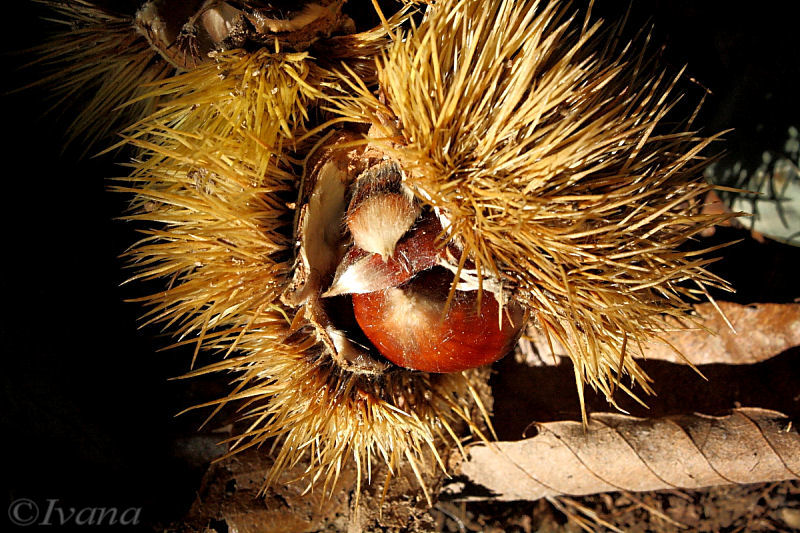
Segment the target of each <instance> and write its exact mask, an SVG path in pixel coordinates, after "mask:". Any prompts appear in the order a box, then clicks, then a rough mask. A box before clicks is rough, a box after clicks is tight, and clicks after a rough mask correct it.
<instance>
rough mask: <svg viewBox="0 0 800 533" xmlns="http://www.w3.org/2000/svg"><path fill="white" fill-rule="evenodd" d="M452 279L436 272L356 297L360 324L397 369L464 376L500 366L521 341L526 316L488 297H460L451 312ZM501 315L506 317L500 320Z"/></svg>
mask: <svg viewBox="0 0 800 533" xmlns="http://www.w3.org/2000/svg"><path fill="white" fill-rule="evenodd" d="M452 283H453V274H452V273H450V272H449V271H447V270H446V269H444V268H441V267H436V268H432V269H429V270H425V271H423V272H420V273H419V274H417V275H416V276H415V277H414V278H413V279H412V280H410V281H409V282H407V283H405V284H403V285H400V286H398V287H389V288H386V289H383V290H380V291H375V292H369V293H364V294H353V295H352V300H353V311H354V314H355V317H356V321H357V322H358V324H359V326H360V327H361V329H362V331H363V332H364V334H365V335H366V336H367V338H368V339H369V340H370V341H371V342H372V343H373V344H374V345H375V347H376V348H377V349H378V351H379V352H380V353H381V354H382V355H383V356H384V357H385V358H386V359H388V360H389V361H391V362H392V363H394V364H396V365H398V366H401V367H404V368H409V369H413V370H421V371H424V372H460V371H462V370H468V369H470V368H476V367H479V366H483V365H486V364H489V363H493V362H494V361H497V360H498V359H500V358H501V357H503V356H504V355H506V354H507V353H508V352H509V351H510V350H511V349H512V347H513V346H514V343H515V342H516V341H517V339H518V337H519V334H520V331H521V328H522V324H523V322H524V311H523V310H522V307H521V306H519V305H516V304H507V305H505V306H504V307H503V309H502V310H501V309H500V306H499V304H498V302H497V300H496V299H495V297H494V295H493V294H491V293H490V292H488V291H484V292H483V293H482V295H481V297H480V298H479V297H478V291H455V293H454V296H453V298H452V300H451V302H450V305H449V306H446V302H447V298H448V294H449V292H450V287H451V284H452ZM501 313H502V317H501Z"/></svg>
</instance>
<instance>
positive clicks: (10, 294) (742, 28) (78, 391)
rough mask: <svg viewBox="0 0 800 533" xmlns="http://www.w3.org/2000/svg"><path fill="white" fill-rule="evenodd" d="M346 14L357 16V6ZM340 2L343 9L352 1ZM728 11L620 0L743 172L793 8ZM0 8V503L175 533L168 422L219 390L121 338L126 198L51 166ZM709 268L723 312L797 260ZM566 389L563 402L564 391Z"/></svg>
mask: <svg viewBox="0 0 800 533" xmlns="http://www.w3.org/2000/svg"><path fill="white" fill-rule="evenodd" d="M362 3H363V5H364V6H363V9H364V10H365V11H364V13H367V12H368V11H369V10H371V8H370V7H369V2H367V1H363V2H362ZM596 4H597V5H596V6H595V10H596V12H597V13H598V14H602V15H603V16H605V17H607V18H608V19H610V20H618V19H619V18H620V17H621V16H622V15H623V14H624V13H625V11H626V9H627V3H625V2H616V1H603V0H598V1H597V2H596ZM350 5H351V10H353V11H354V12H355V11H357V10H358V7H359V4H358V2H357V1H356V0H350ZM576 5H582V4H581V3H580V2H576ZM736 5H737V3H733V2H729V1H718V0H707V1H697V0H671V1H668V0H660V1H652V0H648V1H642V0H637V1H634V2H632V8H631V14H630V23H629V28H633V29H637V28H639V27H641V26H642V25H644V24H647V23H652V24H654V27H655V30H654V37H653V42H655V43H660V44H663V45H664V49H663V52H659V53H662V54H663V61H664V62H665V63H666V64H667V65H669V66H670V67H672V68H674V69H678V68H680V67H681V66H683V65H684V64H688V65H689V68H688V70H687V73H688V76H690V77H692V78H694V79H696V80H697V81H698V83H696V84H695V83H687V84H685V86H686V89H687V97H688V101H691V102H692V103H695V102H697V100H698V99H699V98H700V96H702V94H703V91H704V89H703V87H705V88H708V90H710V91H711V93H710V94H709V95H708V97H707V99H706V103H705V104H704V107H703V109H702V111H701V114H700V116H699V117H698V120H697V122H696V123H697V124H702V125H704V132H706V133H712V132H716V131H719V130H722V129H728V128H735V131H734V132H732V133H730V134H728V135H727V142H726V144H725V149H726V150H727V151H728V152H729V158H731V159H738V160H742V161H752V160H755V161H758V160H759V159H760V154H761V152H762V151H763V150H765V149H779V148H780V147H781V146H782V145H783V142H784V141H785V139H786V138H787V128H788V127H789V126H790V125H795V126H798V127H800V86H798V80H800V40H798V37H797V35H798V33H797V24H798V21H799V20H800V18H798V16H797V15H798V14H799V13H798V12H799V11H800V10H799V9H798V8H797V7H796V2H789V1H787V2H777V1H762V2H752V3H745V4H744V7H736ZM4 8H5V17H4V18H5V20H6V21H7V22H6V24H4V31H3V33H2V49H3V51H5V52H6V54H5V55H4V56H3V57H2V62H3V67H2V72H3V76H2V78H3V79H2V83H3V88H2V94H3V97H2V98H3V107H2V109H3V113H2V130H3V132H4V137H5V139H4V140H3V141H2V154H3V159H4V161H5V166H4V170H3V171H2V172H0V179H2V185H1V186H0V187H1V188H0V194H1V195H2V200H3V202H2V206H3V208H2V217H3V225H2V228H3V230H2V234H1V235H2V237H0V238H2V248H1V249H2V255H0V261H2V277H0V282H1V283H2V296H3V305H2V320H0V346H2V348H1V349H2V367H0V368H2V370H0V376H1V378H0V383H1V387H2V388H1V390H0V394H2V404H1V405H2V408H1V409H2V411H0V435H2V437H3V441H4V442H5V444H6V451H5V452H4V454H3V467H2V476H1V477H2V481H3V483H2V485H3V487H2V488H3V491H4V495H5V497H6V501H8V502H10V501H13V500H15V499H17V498H30V499H32V500H34V501H36V502H37V503H41V504H44V502H45V500H47V499H53V498H56V499H59V500H60V504H61V505H62V506H65V507H67V506H75V507H77V508H81V507H87V506H89V507H102V506H106V507H117V508H125V507H129V506H134V507H141V508H142V510H143V511H142V518H143V520H144V521H145V522H147V524H154V523H162V524H164V523H168V522H170V521H176V520H179V519H180V517H181V516H182V515H183V514H184V513H185V511H186V510H187V509H188V506H189V504H190V503H191V501H192V500H193V498H194V491H195V489H196V487H197V484H198V482H199V476H200V475H202V472H203V465H204V460H199V459H198V458H200V459H202V458H203V457H204V455H203V454H204V453H205V452H203V451H202V450H200V451H198V450H197V449H196V448H192V449H190V448H189V447H188V446H189V444H191V443H195V444H197V442H198V441H197V440H196V439H195V438H194V437H193V435H196V429H197V427H198V425H199V423H200V422H201V420H202V416H201V414H189V415H184V416H181V417H177V418H176V417H175V416H174V415H175V414H176V413H177V412H178V411H180V410H182V409H183V408H185V407H188V406H190V405H193V404H196V403H198V402H200V401H203V400H207V399H211V398H214V397H217V396H218V395H219V394H221V393H222V392H221V391H222V389H221V388H220V384H219V383H217V382H216V381H214V380H212V379H207V380H192V381H189V382H187V381H170V380H169V378H172V377H174V376H178V375H180V374H182V373H183V372H185V371H186V370H188V368H189V361H190V360H191V355H190V353H188V352H187V351H186V350H173V351H167V352H158V351H157V350H158V349H159V348H162V347H163V346H165V345H167V344H168V339H167V338H163V337H161V336H160V335H161V332H160V331H159V330H158V329H157V328H154V327H148V328H144V329H141V330H140V329H137V315H138V314H139V313H140V312H141V308H140V307H139V306H138V305H136V304H131V303H125V302H124V300H125V299H128V298H132V297H136V296H139V295H141V294H142V293H143V292H144V291H145V290H146V287H142V286H136V287H128V286H120V285H121V283H122V282H123V280H124V279H125V278H126V275H127V274H126V271H125V270H124V268H123V263H124V262H123V260H121V259H120V258H119V255H120V254H121V253H122V252H123V251H124V250H125V248H126V247H127V246H129V245H130V244H131V243H132V242H133V241H134V240H135V239H136V235H135V233H134V231H133V229H132V228H131V227H129V226H128V225H126V224H125V223H122V222H118V221H115V220H114V219H115V217H117V216H119V215H120V213H121V212H122V211H123V210H124V208H125V202H126V198H125V197H123V196H121V195H117V194H114V193H110V192H107V191H106V187H107V186H108V185H109V183H108V182H107V181H105V179H104V178H108V177H115V176H123V175H124V174H125V170H124V169H123V168H122V167H120V166H118V165H117V164H115V163H114V162H113V161H112V157H101V158H95V159H83V160H79V159H78V155H77V151H67V152H66V153H64V154H61V153H60V145H61V131H62V129H63V127H64V125H65V123H64V121H63V120H59V119H58V117H57V114H56V115H49V116H47V117H45V118H42V116H41V113H42V111H43V110H44V109H46V108H47V104H46V96H47V92H46V91H45V90H43V89H35V90H30V91H26V92H23V93H16V94H8V91H9V90H11V89H14V88H18V87H20V86H22V85H25V84H26V83H27V82H29V81H31V80H32V79H34V77H35V71H31V70H19V66H20V65H21V64H23V63H25V62H26V61H27V60H28V58H27V57H26V56H24V55H17V54H12V53H10V52H12V51H14V50H22V49H25V48H27V47H29V46H31V45H34V44H36V43H38V42H40V41H41V40H42V36H43V35H44V31H45V30H46V28H47V27H48V25H47V23H45V22H43V21H41V20H39V19H37V13H40V12H41V11H40V10H38V8H36V7H34V6H33V5H32V4H31V3H29V2H25V1H18V2H14V3H10V4H9V5H7V6H4ZM369 17H371V15H369V16H368V15H364V20H366V19H367V18H369ZM372 18H373V19H374V17H372ZM656 48H660V47H656ZM76 109H79V107H77V108H75V109H71V110H68V111H66V113H67V114H69V113H70V112H75V110H76ZM720 148H721V146H720ZM721 237H722V238H731V237H747V235H746V234H741V232H739V233H737V232H731V231H728V232H722V236H721ZM725 255H726V257H727V259H726V261H724V262H723V263H721V264H720V265H719V266H717V267H716V269H717V271H718V272H720V273H723V274H724V275H726V276H728V277H729V278H730V280H731V281H732V282H733V283H734V285H735V286H737V287H738V288H739V293H738V295H737V296H735V297H733V298H735V299H736V300H737V301H740V302H756V301H762V302H763V301H775V302H778V301H781V302H785V301H792V300H793V299H794V298H796V297H798V296H800V290H798V287H800V282H799V281H798V272H797V269H798V265H800V261H798V258H799V257H798V249H795V248H788V247H785V246H783V245H778V244H776V243H771V242H766V243H764V244H759V243H757V242H755V241H748V242H746V243H743V244H742V245H738V246H737V247H735V248H731V249H730V250H728V251H727V252H725ZM154 287H155V286H153V287H151V288H154ZM567 377H568V379H567V383H566V384H565V389H564V390H565V391H566V392H564V394H569V395H575V393H574V385H572V384H570V383H569V379H571V377H569V376H567ZM696 385H697V386H702V382H701V381H700V380H699V379H698V380H697V384H696ZM570 387H572V388H570ZM576 401H577V400H576ZM731 401H733V400H731ZM731 406H732V405H731ZM532 418H534V415H533V414H532ZM193 439H194V440H193ZM187 443H188V444H187Z"/></svg>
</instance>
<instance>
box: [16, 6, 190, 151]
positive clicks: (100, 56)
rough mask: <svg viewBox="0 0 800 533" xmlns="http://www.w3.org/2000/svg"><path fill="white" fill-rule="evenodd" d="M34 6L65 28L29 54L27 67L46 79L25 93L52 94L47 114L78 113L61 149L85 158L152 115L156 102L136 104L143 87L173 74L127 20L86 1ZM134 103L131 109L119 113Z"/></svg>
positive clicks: (128, 19)
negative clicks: (38, 89)
mask: <svg viewBox="0 0 800 533" xmlns="http://www.w3.org/2000/svg"><path fill="white" fill-rule="evenodd" d="M39 3H41V4H44V5H46V6H47V7H48V8H49V9H50V10H51V11H52V12H53V13H54V15H53V17H52V20H53V21H54V22H56V23H58V24H59V25H61V26H64V27H65V28H64V30H63V31H60V32H57V33H55V34H54V35H53V36H52V37H51V38H50V40H49V41H48V42H46V43H44V44H42V45H40V46H38V47H36V48H34V49H33V50H31V51H30V52H31V53H32V54H33V55H35V56H38V57H37V59H35V60H34V61H32V62H31V63H29V64H28V65H29V66H34V65H42V67H43V68H44V69H45V70H46V71H49V74H47V75H46V76H44V77H42V78H40V79H38V80H37V81H36V82H34V83H33V84H31V85H29V86H28V87H31V86H45V87H48V88H49V89H50V90H51V91H52V95H51V98H52V100H53V103H52V104H51V106H50V111H49V112H50V113H56V112H58V113H60V112H62V111H64V110H65V109H67V108H71V109H72V110H73V111H75V110H77V111H79V112H78V114H77V116H76V117H75V118H74V119H71V123H70V125H69V127H68V128H67V130H66V140H65V143H64V146H65V147H67V146H68V145H71V144H76V143H77V144H80V150H81V151H82V153H83V154H84V155H85V154H86V153H88V152H89V151H90V150H92V149H93V148H95V147H97V145H98V142H100V141H103V140H107V139H108V138H109V137H110V136H111V135H113V134H115V133H117V132H118V131H119V130H120V129H122V128H123V127H125V126H128V125H129V124H131V122H134V121H136V120H139V119H141V118H142V117H144V116H147V115H149V114H150V113H152V112H153V111H154V110H155V106H156V104H157V100H155V99H142V98H138V97H139V96H140V95H141V94H142V92H143V91H144V89H143V87H142V85H143V84H146V83H148V82H153V81H156V80H160V79H164V78H166V77H167V76H170V75H172V74H174V72H175V69H174V68H172V67H171V66H169V65H168V64H167V63H166V62H165V61H163V60H162V59H161V58H160V57H159V56H158V53H157V52H156V51H155V50H153V49H152V48H151V47H150V46H149V45H148V43H147V41H146V40H145V39H144V37H142V36H141V35H139V34H137V33H136V31H135V29H134V27H133V16H132V15H127V14H125V13H117V12H115V11H113V10H111V9H107V8H103V7H100V6H97V5H95V4H94V3H93V2H89V1H86V0H73V1H70V2H51V1H49V0H41V1H40V2H39ZM26 88H27V87H26ZM133 99H137V103H136V104H135V105H129V106H126V107H125V110H124V111H120V110H119V109H118V108H119V107H121V106H122V105H123V104H126V103H127V102H129V101H131V100H133ZM76 102H80V103H81V104H80V109H77V107H78V106H77V105H76Z"/></svg>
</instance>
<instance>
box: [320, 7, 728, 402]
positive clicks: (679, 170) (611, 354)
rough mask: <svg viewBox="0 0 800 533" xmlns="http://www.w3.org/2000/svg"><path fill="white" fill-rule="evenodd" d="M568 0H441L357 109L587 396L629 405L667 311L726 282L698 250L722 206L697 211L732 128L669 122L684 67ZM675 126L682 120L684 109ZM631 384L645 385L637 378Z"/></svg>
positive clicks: (347, 108)
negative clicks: (667, 67)
mask: <svg viewBox="0 0 800 533" xmlns="http://www.w3.org/2000/svg"><path fill="white" fill-rule="evenodd" d="M569 9H570V8H569V7H568V6H567V4H564V3H561V2H539V1H511V0H503V1H498V2H485V1H481V0H439V1H438V2H436V3H435V7H432V8H429V9H428V11H427V13H426V16H425V18H424V20H423V21H422V22H421V23H420V24H419V27H416V28H412V29H411V30H410V31H408V32H406V33H405V34H403V35H401V36H399V37H398V38H397V39H395V41H394V42H393V44H392V46H391V47H390V48H389V49H388V51H387V52H386V53H385V54H384V55H383V57H382V58H381V59H380V60H379V61H378V80H379V84H380V88H381V94H382V95H384V97H385V98H384V99H383V100H381V99H379V98H378V97H376V96H375V95H374V94H373V93H372V92H371V91H370V90H369V89H368V88H367V87H366V85H365V84H363V83H360V81H359V80H358V79H357V77H356V76H353V75H352V73H345V74H343V78H344V79H345V80H349V83H350V86H349V87H348V91H350V92H351V93H353V92H354V93H356V94H357V97H353V96H352V95H350V94H348V95H346V96H342V97H341V98H338V99H335V106H334V107H335V108H336V109H337V111H338V113H340V114H341V115H343V116H345V117H347V118H349V119H351V120H354V121H358V122H366V123H369V124H373V125H376V126H379V127H380V128H381V130H382V133H380V134H378V135H379V136H381V135H382V136H383V138H382V139H373V142H374V143H376V144H377V145H379V146H380V147H381V148H382V149H384V150H385V151H386V152H387V153H390V154H392V155H393V157H395V158H397V159H398V160H399V161H401V162H402V164H403V166H404V167H405V169H406V171H407V173H408V175H409V178H408V185H409V186H410V187H411V188H412V189H413V190H414V191H415V192H416V194H417V195H418V196H419V197H420V199H421V200H422V201H423V202H424V203H426V204H428V205H430V206H432V207H433V208H435V209H436V210H437V212H438V213H439V214H440V215H441V216H442V217H443V219H445V220H446V221H448V222H449V227H448V228H447V231H448V232H449V234H450V235H451V236H452V237H453V238H455V239H456V240H457V241H458V242H459V243H461V244H462V245H463V248H464V250H465V251H466V254H464V257H469V259H470V260H471V261H473V262H474V268H475V270H476V273H477V274H478V275H479V276H481V277H483V278H487V277H490V278H493V279H494V281H499V282H500V283H501V284H502V285H503V286H504V287H505V288H507V289H509V290H511V291H512V292H513V294H514V296H515V297H516V298H517V299H519V300H521V301H522V302H524V303H525V304H526V305H527V306H528V307H529V308H530V309H531V310H532V313H533V316H534V317H535V318H536V321H537V323H538V325H539V327H540V328H541V329H542V330H543V331H544V332H545V333H546V334H547V336H548V337H549V338H551V339H555V340H557V341H559V342H560V343H561V344H562V345H563V346H564V347H565V348H566V349H567V351H568V352H569V354H570V356H571V358H572V360H573V362H574V367H575V373H576V381H577V383H578V386H579V390H582V386H583V383H584V382H585V383H588V384H589V385H591V386H592V387H593V388H595V389H596V390H600V391H601V392H603V393H604V394H605V395H606V396H607V397H608V398H609V399H610V400H611V401H612V402H613V398H612V395H613V392H614V390H615V388H616V387H620V388H623V389H625V387H624V386H623V385H621V384H619V376H620V375H621V374H630V376H631V377H632V379H633V380H634V381H635V382H638V383H639V384H640V385H641V386H642V387H643V389H644V390H645V391H649V390H650V389H649V387H648V385H647V377H646V376H645V375H644V373H643V372H642V370H641V369H640V368H639V366H638V365H637V364H636V362H635V360H634V358H633V357H632V355H633V354H637V353H640V343H641V342H642V341H644V340H648V339H653V338H660V339H662V340H664V342H667V339H665V338H664V333H665V328H666V326H665V323H664V320H663V319H664V316H665V315H672V316H675V317H678V318H680V319H681V320H685V319H686V318H687V316H688V315H689V313H690V309H691V307H690V306H689V303H687V301H686V300H687V298H688V299H690V300H691V299H696V298H697V297H698V295H704V294H705V295H707V290H706V286H709V285H713V286H718V287H726V285H725V283H724V282H723V281H722V280H720V279H719V278H717V277H716V276H714V275H713V274H711V273H710V272H708V271H707V270H706V269H705V267H706V265H707V264H708V263H709V262H710V261H711V260H710V259H706V258H702V257H700V256H699V255H700V254H699V253H698V252H687V251H685V250H682V249H681V245H683V244H684V243H685V242H686V241H687V240H689V239H691V238H692V237H693V236H695V235H696V234H697V233H699V232H700V231H701V230H702V229H703V228H706V227H708V226H710V225H712V224H714V223H716V222H719V221H720V220H721V218H724V215H723V216H722V217H719V216H717V217H715V216H708V215H702V214H700V213H699V210H698V205H699V203H700V202H701V199H702V197H703V196H704V194H705V193H706V192H707V191H708V190H709V189H710V186H709V185H708V184H706V183H705V182H704V181H703V180H702V170H703V167H704V166H705V165H706V163H707V162H706V160H705V158H704V157H703V156H702V155H701V152H702V151H703V149H705V148H706V147H707V146H708V144H709V143H710V142H712V141H713V140H714V138H715V137H703V136H700V135H697V134H696V133H695V132H692V131H689V129H688V126H687V123H686V121H684V122H682V123H679V124H675V123H672V124H669V123H667V120H668V118H667V117H668V113H669V112H670V110H671V108H672V107H673V105H674V104H675V103H676V101H677V100H678V98H679V97H677V96H674V95H673V93H674V89H675V85H676V83H677V82H678V80H679V79H680V74H678V75H676V76H673V77H669V76H668V75H667V74H666V73H664V72H659V71H658V70H656V68H655V66H654V65H653V60H652V59H651V58H650V57H649V52H648V51H647V50H646V48H642V49H641V50H640V51H639V52H635V51H634V49H635V48H636V46H633V45H629V46H628V47H626V48H625V49H624V50H622V51H617V50H615V49H614V48H613V46H612V38H613V37H616V35H614V34H612V33H611V32H609V31H603V30H602V28H601V24H600V23H599V22H594V23H591V22H590V21H589V17H588V15H587V17H586V18H585V19H581V18H578V16H577V15H576V14H571V13H570V12H569V11H568V10H569ZM669 120H673V119H669ZM625 390H628V389H625Z"/></svg>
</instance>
